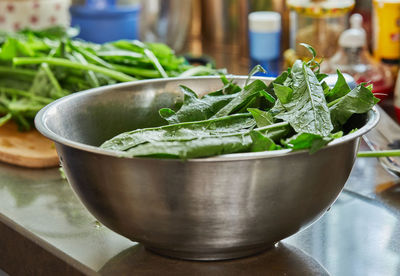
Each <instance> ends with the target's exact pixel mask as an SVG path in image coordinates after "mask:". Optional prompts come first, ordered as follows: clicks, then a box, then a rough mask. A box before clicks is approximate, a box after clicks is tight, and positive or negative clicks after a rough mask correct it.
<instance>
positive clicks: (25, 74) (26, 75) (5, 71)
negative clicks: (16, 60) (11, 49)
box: [0, 66, 36, 80]
mask: <svg viewBox="0 0 400 276" xmlns="http://www.w3.org/2000/svg"><path fill="white" fill-rule="evenodd" d="M0 75H11V76H13V77H14V76H18V77H21V78H23V79H26V80H32V79H33V78H34V77H35V75H36V71H34V70H28V69H19V68H12V67H8V66H0Z"/></svg>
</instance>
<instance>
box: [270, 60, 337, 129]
mask: <svg viewBox="0 0 400 276" xmlns="http://www.w3.org/2000/svg"><path fill="white" fill-rule="evenodd" d="M291 76H292V79H293V88H292V89H293V95H292V97H291V98H292V99H291V100H290V101H288V102H287V103H282V105H283V106H284V108H285V109H286V112H283V113H280V114H278V115H277V116H276V117H277V118H279V119H282V120H284V121H286V122H288V123H289V124H290V125H291V126H292V127H293V128H294V130H295V131H296V132H298V133H302V132H305V133H310V134H315V135H320V136H327V135H329V133H330V132H331V131H332V130H333V126H332V123H331V120H330V113H329V109H328V106H327V104H326V100H325V96H324V91H323V90H322V86H321V84H320V83H319V81H318V80H317V78H316V77H315V75H314V73H313V71H312V70H311V69H310V68H309V67H308V66H307V65H306V64H305V63H304V62H301V61H299V60H298V61H296V62H295V64H294V65H293V68H292V71H291Z"/></svg>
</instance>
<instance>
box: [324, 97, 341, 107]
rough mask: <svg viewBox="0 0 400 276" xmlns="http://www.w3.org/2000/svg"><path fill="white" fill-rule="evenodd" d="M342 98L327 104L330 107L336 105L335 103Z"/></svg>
mask: <svg viewBox="0 0 400 276" xmlns="http://www.w3.org/2000/svg"><path fill="white" fill-rule="evenodd" d="M341 99H342V98H338V99H336V100H334V101H331V102H329V103H328V104H327V105H328V107H331V106H332V105H334V104H335V103H337V102H339V101H340V100H341Z"/></svg>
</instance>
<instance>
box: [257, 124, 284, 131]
mask: <svg viewBox="0 0 400 276" xmlns="http://www.w3.org/2000/svg"><path fill="white" fill-rule="evenodd" d="M288 125H289V123H288V122H281V123H276V124H273V125H269V126H265V127H259V128H255V129H254V130H258V131H264V130H270V129H274V128H281V127H285V126H288Z"/></svg>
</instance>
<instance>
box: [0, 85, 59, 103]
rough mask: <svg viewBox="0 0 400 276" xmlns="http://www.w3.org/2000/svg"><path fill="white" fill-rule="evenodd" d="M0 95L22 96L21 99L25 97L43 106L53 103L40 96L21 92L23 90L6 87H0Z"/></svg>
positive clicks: (51, 100)
mask: <svg viewBox="0 0 400 276" xmlns="http://www.w3.org/2000/svg"><path fill="white" fill-rule="evenodd" d="M0 93H5V94H9V95H17V96H22V97H27V98H30V99H32V100H36V101H38V102H42V103H44V104H49V103H51V102H53V101H54V100H53V99H49V98H45V97H41V96H36V95H34V94H32V93H30V92H28V91H23V90H18V89H14V88H8V87H0Z"/></svg>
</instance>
